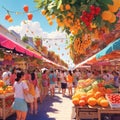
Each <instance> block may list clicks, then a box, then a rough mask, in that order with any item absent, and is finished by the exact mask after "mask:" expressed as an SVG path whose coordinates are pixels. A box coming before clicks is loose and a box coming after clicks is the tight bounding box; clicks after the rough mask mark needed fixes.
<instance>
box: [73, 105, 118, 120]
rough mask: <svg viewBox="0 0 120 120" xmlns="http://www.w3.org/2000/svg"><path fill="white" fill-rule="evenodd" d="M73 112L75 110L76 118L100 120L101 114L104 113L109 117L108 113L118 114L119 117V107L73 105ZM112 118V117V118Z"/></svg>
mask: <svg viewBox="0 0 120 120" xmlns="http://www.w3.org/2000/svg"><path fill="white" fill-rule="evenodd" d="M75 112H76V120H82V119H84V120H88V119H91V120H93V119H94V120H102V115H106V114H107V116H108V117H109V115H111V116H112V115H116V114H118V115H119V116H117V117H119V118H120V108H111V107H107V108H103V107H100V106H95V107H90V106H87V105H86V106H84V107H80V106H75ZM112 120H113V119H112Z"/></svg>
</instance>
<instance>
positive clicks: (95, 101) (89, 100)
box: [87, 97, 97, 106]
mask: <svg viewBox="0 0 120 120" xmlns="http://www.w3.org/2000/svg"><path fill="white" fill-rule="evenodd" d="M87 102H88V104H89V105H90V106H95V105H96V104H97V100H96V99H95V98H94V97H90V98H89V99H88V101H87Z"/></svg>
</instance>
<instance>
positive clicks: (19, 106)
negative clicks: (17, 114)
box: [12, 98, 28, 112]
mask: <svg viewBox="0 0 120 120" xmlns="http://www.w3.org/2000/svg"><path fill="white" fill-rule="evenodd" d="M12 108H13V109H14V110H19V111H22V112H27V111H28V106H27V103H26V102H25V100H24V99H21V98H15V100H14V102H13V104H12Z"/></svg>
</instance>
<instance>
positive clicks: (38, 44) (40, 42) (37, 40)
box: [33, 36, 42, 47]
mask: <svg viewBox="0 0 120 120" xmlns="http://www.w3.org/2000/svg"><path fill="white" fill-rule="evenodd" d="M33 40H34V43H35V46H36V47H41V46H42V39H41V38H40V37H38V36H37V37H34V39H33Z"/></svg>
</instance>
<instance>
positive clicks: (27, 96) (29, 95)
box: [24, 93, 34, 103]
mask: <svg viewBox="0 0 120 120" xmlns="http://www.w3.org/2000/svg"><path fill="white" fill-rule="evenodd" d="M24 98H25V101H26V102H27V103H33V101H34V98H33V96H32V95H31V94H30V93H27V94H24Z"/></svg>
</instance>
